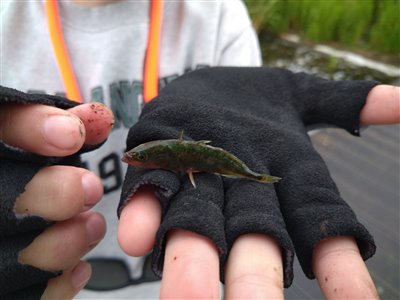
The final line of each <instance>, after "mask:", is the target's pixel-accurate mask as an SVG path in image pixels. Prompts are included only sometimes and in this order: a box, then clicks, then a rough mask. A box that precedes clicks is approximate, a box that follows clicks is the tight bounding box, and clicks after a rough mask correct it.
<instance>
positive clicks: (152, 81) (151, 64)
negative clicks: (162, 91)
mask: <svg viewBox="0 0 400 300" xmlns="http://www.w3.org/2000/svg"><path fill="white" fill-rule="evenodd" d="M162 11H163V1H162V0H152V1H151V2H150V24H149V26H150V28H149V37H148V42H147V50H146V58H145V63H144V72H143V73H144V74H143V77H144V78H143V100H144V102H145V103H147V102H150V101H151V99H153V98H154V97H156V96H157V94H158V67H159V62H158V60H159V54H160V37H161V23H162Z"/></svg>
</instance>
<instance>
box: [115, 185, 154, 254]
mask: <svg viewBox="0 0 400 300" xmlns="http://www.w3.org/2000/svg"><path fill="white" fill-rule="evenodd" d="M160 222H161V205H160V203H159V201H158V199H157V197H156V196H155V195H154V190H153V189H152V188H151V187H149V186H147V187H142V188H140V190H139V191H137V192H136V193H135V195H134V197H133V198H132V199H131V200H129V202H128V204H127V205H126V206H125V207H124V209H123V210H122V212H121V215H120V220H119V224H118V242H119V245H120V247H121V248H122V250H123V251H125V252H126V253H127V254H128V255H131V256H142V255H145V254H147V253H148V252H149V251H150V250H151V249H152V248H153V246H154V240H155V236H156V232H157V230H158V228H159V227H160Z"/></svg>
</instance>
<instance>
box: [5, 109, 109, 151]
mask: <svg viewBox="0 0 400 300" xmlns="http://www.w3.org/2000/svg"><path fill="white" fill-rule="evenodd" d="M99 111H101V112H102V113H99ZM112 124H113V116H112V113H111V111H109V110H108V109H105V106H104V105H100V104H93V103H91V104H83V105H80V106H77V107H74V108H72V109H70V110H68V111H66V110H62V109H59V108H55V107H52V106H46V105H40V104H29V105H23V104H13V105H4V106H2V107H1V109H0V140H1V141H3V142H4V143H6V144H8V145H10V146H14V147H18V148H20V149H23V150H26V151H29V152H33V153H35V154H40V155H46V156H67V155H71V154H73V153H75V152H77V151H78V150H79V149H80V148H81V147H82V145H83V144H85V143H86V144H96V143H100V142H102V141H103V140H104V139H105V138H106V137H107V136H108V134H109V132H110V131H111V129H112Z"/></svg>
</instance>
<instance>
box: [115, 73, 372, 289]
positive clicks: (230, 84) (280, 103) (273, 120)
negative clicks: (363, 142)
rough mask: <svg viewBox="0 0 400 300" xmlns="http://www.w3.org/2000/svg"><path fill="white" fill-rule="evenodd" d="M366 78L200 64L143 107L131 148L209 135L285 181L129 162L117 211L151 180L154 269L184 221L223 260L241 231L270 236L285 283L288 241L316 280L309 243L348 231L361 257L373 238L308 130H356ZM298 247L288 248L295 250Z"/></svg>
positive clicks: (368, 83) (291, 253)
mask: <svg viewBox="0 0 400 300" xmlns="http://www.w3.org/2000/svg"><path fill="white" fill-rule="evenodd" d="M376 84H377V83H376V82H371V81H352V82H345V81H337V82H335V81H328V80H324V79H320V78H316V77H313V76H310V75H306V74H304V73H298V74H295V73H291V72H290V71H287V70H284V69H268V68H227V67H225V68H224V67H219V68H206V69H201V70H198V71H194V72H191V73H189V74H186V75H184V76H182V77H180V78H178V79H176V80H174V81H173V82H172V83H170V84H169V85H168V86H167V87H165V88H164V89H163V90H162V91H161V92H160V94H159V96H158V97H156V98H155V99H154V100H153V101H152V102H150V103H149V104H147V105H146V106H145V107H144V109H143V111H142V114H141V116H140V119H139V121H138V123H137V124H135V125H134V126H133V127H132V128H131V130H130V132H129V135H128V139H127V150H129V149H131V148H133V147H135V146H137V145H139V144H141V143H144V142H148V141H152V140H159V139H173V138H178V136H179V133H180V132H181V130H184V133H185V136H184V138H185V139H192V140H211V141H212V142H211V144H210V145H213V146H217V147H222V148H224V149H226V150H227V151H229V152H231V153H233V154H234V155H236V156H237V157H239V158H240V159H241V160H243V161H244V162H245V163H246V164H247V165H248V166H249V167H250V169H252V170H253V171H256V172H258V173H267V174H268V173H269V174H271V175H273V176H278V177H281V178H282V179H281V180H280V181H279V182H278V183H276V184H274V185H272V184H263V183H258V182H254V181H250V180H244V179H227V178H224V177H220V176H216V175H213V174H205V173H202V174H195V175H194V179H195V182H196V185H197V188H193V187H192V186H191V184H190V182H189V181H188V179H187V176H186V175H182V174H177V173H175V172H172V171H166V170H158V169H157V170H144V169H138V168H136V167H133V166H129V167H128V171H127V174H126V177H125V181H124V185H123V190H122V194H121V201H120V205H119V208H118V215H119V214H120V213H121V210H122V209H123V208H124V206H125V205H126V203H127V201H128V200H129V199H130V197H131V196H132V195H133V194H134V193H135V192H136V191H137V190H138V188H140V187H141V186H143V185H148V184H150V185H153V186H154V187H155V188H156V191H157V195H158V197H159V199H160V201H161V205H162V208H163V219H162V223H161V226H160V228H159V230H158V233H157V237H156V245H155V247H154V249H153V259H154V261H153V269H154V271H155V272H156V274H158V275H161V274H162V267H163V256H164V247H165V242H166V234H167V233H168V231H169V230H171V229H174V228H182V229H186V230H190V231H194V232H196V233H199V234H202V235H205V236H207V237H208V238H210V239H211V240H212V241H213V242H214V244H215V245H216V246H217V248H218V249H219V254H220V262H221V268H220V270H221V280H223V276H224V275H223V270H224V268H223V266H224V263H225V261H226V258H227V255H228V253H229V249H230V248H231V246H232V244H233V242H234V241H235V239H236V238H237V237H238V236H239V235H242V234H245V233H254V232H257V233H263V234H265V235H268V236H271V237H273V238H275V239H276V240H277V241H278V242H279V244H280V246H281V249H282V256H283V266H284V285H285V287H288V286H289V285H290V284H291V282H292V278H293V272H292V263H293V256H294V248H295V249H296V253H297V255H298V258H299V261H300V264H301V266H302V268H303V271H304V273H305V274H306V275H307V276H308V277H309V278H313V277H314V274H313V272H312V268H311V260H312V253H313V248H314V247H315V245H316V244H317V243H318V241H321V240H323V239H325V238H327V237H330V236H337V235H345V236H353V237H354V238H355V240H356V241H357V244H358V246H359V249H360V253H361V255H362V257H363V258H364V259H367V258H369V257H370V256H372V255H373V254H374V252H375V244H374V241H373V238H372V237H371V235H370V234H369V233H368V231H367V230H366V229H365V228H364V226H363V225H361V224H360V223H359V222H358V221H357V219H356V216H355V215H354V213H353V211H352V210H351V208H350V207H349V206H348V205H347V204H346V203H345V202H344V201H343V200H342V199H341V197H340V195H339V192H338V190H337V188H336V186H335V183H334V182H333V180H332V179H331V177H330V175H329V171H328V170H327V167H326V165H325V163H324V162H323V160H322V159H321V157H320V156H319V155H318V153H317V152H316V151H315V150H314V149H313V147H312V144H311V142H310V139H309V137H308V135H307V129H308V127H309V126H314V125H319V124H325V125H329V126H337V127H341V128H343V129H346V130H347V131H349V132H350V133H351V134H353V135H359V113H360V110H361V108H362V107H363V105H364V103H365V100H366V97H367V94H368V92H369V91H370V90H371V89H372V88H373V87H374V86H375V85H376ZM293 245H294V248H293Z"/></svg>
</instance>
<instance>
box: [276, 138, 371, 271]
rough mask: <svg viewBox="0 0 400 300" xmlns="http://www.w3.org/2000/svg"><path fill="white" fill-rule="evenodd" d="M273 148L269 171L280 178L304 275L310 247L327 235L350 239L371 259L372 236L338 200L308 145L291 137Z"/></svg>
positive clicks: (283, 206)
mask: <svg viewBox="0 0 400 300" xmlns="http://www.w3.org/2000/svg"><path fill="white" fill-rule="evenodd" d="M288 141H290V143H289V142H288ZM275 146H276V147H279V149H280V152H278V151H275V153H276V155H275V157H274V161H273V162H271V164H272V167H271V171H272V170H276V172H277V174H278V176H281V177H282V180H281V181H280V182H279V184H278V185H277V193H278V197H279V202H280V205H281V210H282V214H283V216H284V218H285V221H286V225H287V228H288V231H289V234H290V236H291V238H292V240H293V243H294V245H295V248H296V253H297V256H298V258H299V261H300V264H301V266H302V268H303V271H304V273H305V274H306V276H308V277H309V278H314V274H313V271H312V266H311V263H312V255H313V249H314V247H315V246H316V244H317V243H318V242H319V241H321V240H323V239H325V238H327V237H330V236H353V237H354V238H355V239H356V241H357V244H358V247H359V248H360V253H361V255H362V257H363V258H364V259H367V258H369V257H371V256H372V255H373V254H374V252H375V244H374V241H373V238H372V236H371V235H370V234H369V232H368V231H367V230H366V229H365V227H364V226H363V225H362V224H360V223H359V222H358V220H357V218H356V216H355V214H354V212H353V211H352V209H351V208H350V207H349V205H347V203H346V202H345V201H344V200H343V199H342V198H341V197H340V195H339V191H338V189H337V187H336V185H335V183H334V182H333V180H332V178H331V177H330V174H329V171H328V169H327V167H326V165H325V163H324V161H323V160H322V158H321V157H320V156H319V154H318V153H317V152H316V151H315V150H314V149H313V147H312V145H311V143H310V142H308V140H304V139H302V140H300V139H299V138H297V139H296V137H295V136H292V138H290V139H286V140H285V143H282V144H280V145H278V143H277V144H276V145H275ZM292 149H296V152H295V153H294V152H293V151H292ZM281 153H286V154H288V153H292V155H281Z"/></svg>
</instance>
